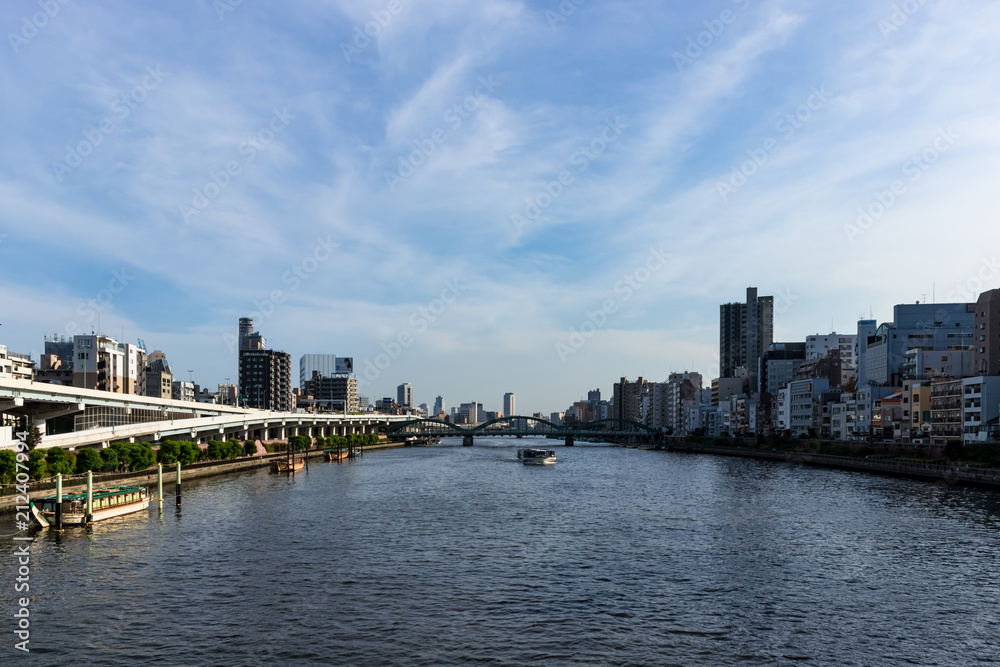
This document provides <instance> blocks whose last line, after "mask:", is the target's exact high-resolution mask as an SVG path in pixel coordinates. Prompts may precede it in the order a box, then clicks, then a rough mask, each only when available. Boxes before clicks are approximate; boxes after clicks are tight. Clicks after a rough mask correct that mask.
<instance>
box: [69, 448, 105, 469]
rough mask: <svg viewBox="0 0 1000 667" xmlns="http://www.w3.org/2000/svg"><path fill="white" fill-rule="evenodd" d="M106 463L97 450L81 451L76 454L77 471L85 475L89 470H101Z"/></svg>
mask: <svg viewBox="0 0 1000 667" xmlns="http://www.w3.org/2000/svg"><path fill="white" fill-rule="evenodd" d="M103 463H104V461H103V460H102V459H101V453H100V452H99V451H97V450H96V449H86V448H85V449H81V450H80V451H79V452H77V453H76V471H77V472H78V473H84V472H87V471H88V470H100V469H101V465H102V464H103Z"/></svg>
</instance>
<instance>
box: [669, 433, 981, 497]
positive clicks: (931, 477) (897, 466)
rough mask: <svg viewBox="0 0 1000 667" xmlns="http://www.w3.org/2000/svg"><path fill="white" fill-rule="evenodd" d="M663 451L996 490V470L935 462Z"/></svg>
mask: <svg viewBox="0 0 1000 667" xmlns="http://www.w3.org/2000/svg"><path fill="white" fill-rule="evenodd" d="M667 449H669V450H670V451H675V452H690V453H695V454H716V455H721V456H742V457H744V458H753V459H764V460H768V461H784V462H786V463H798V464H803V465H814V466H823V467H827V468H839V469H841V470H858V471H864V472H872V473H876V474H883V475H894V476H897V477H909V478H911V479H923V480H928V481H932V482H945V483H948V484H969V485H976V486H987V487H992V488H998V489H1000V470H997V469H995V468H966V467H962V466H949V465H941V464H936V463H915V462H910V461H892V460H884V459H867V458H862V457H853V456H833V455H830V454H808V453H803V452H776V451H767V450H761V449H742V448H737V447H711V446H706V445H699V444H695V443H684V444H679V443H678V444H673V445H671V446H669V447H668V448H667Z"/></svg>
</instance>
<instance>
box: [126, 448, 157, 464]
mask: <svg viewBox="0 0 1000 667" xmlns="http://www.w3.org/2000/svg"><path fill="white" fill-rule="evenodd" d="M131 451H132V465H133V466H134V467H133V468H132V470H145V469H146V468H149V467H151V466H152V465H153V464H154V463H156V452H154V451H153V447H152V446H151V445H150V444H149V443H148V442H133V443H132V447H131Z"/></svg>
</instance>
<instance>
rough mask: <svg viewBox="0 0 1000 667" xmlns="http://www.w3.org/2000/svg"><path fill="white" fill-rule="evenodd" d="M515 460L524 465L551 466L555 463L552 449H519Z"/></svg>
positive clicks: (554, 454) (554, 453)
mask: <svg viewBox="0 0 1000 667" xmlns="http://www.w3.org/2000/svg"><path fill="white" fill-rule="evenodd" d="M517 458H518V460H520V461H521V463H524V464H531V465H552V464H553V463H555V462H556V452H555V450H554V449H519V450H517Z"/></svg>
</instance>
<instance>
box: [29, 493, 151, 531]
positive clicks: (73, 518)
mask: <svg viewBox="0 0 1000 667" xmlns="http://www.w3.org/2000/svg"><path fill="white" fill-rule="evenodd" d="M91 499H92V501H93V503H94V506H93V509H92V513H91V516H90V520H91V521H104V520H105V519H111V518H114V517H116V516H122V515H123V514H131V513H132V512H140V511H142V510H144V509H146V508H147V507H149V501H150V496H149V492H148V491H147V490H146V489H145V488H143V487H141V486H112V487H109V488H107V489H94V491H93V493H92V494H91ZM57 504H58V503H57V499H56V497H55V496H49V497H47V498H38V499H32V501H31V512H32V514H33V515H34V517H35V519H36V520H37V521H38V523H39V524H41V525H42V526H43V527H44V526H48V525H51V524H54V523H55V520H56V519H55V517H56V505H57ZM86 506H87V494H86V493H67V494H64V495H63V498H62V522H63V525H66V526H72V525H77V526H82V525H84V524H85V523H87V515H86Z"/></svg>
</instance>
